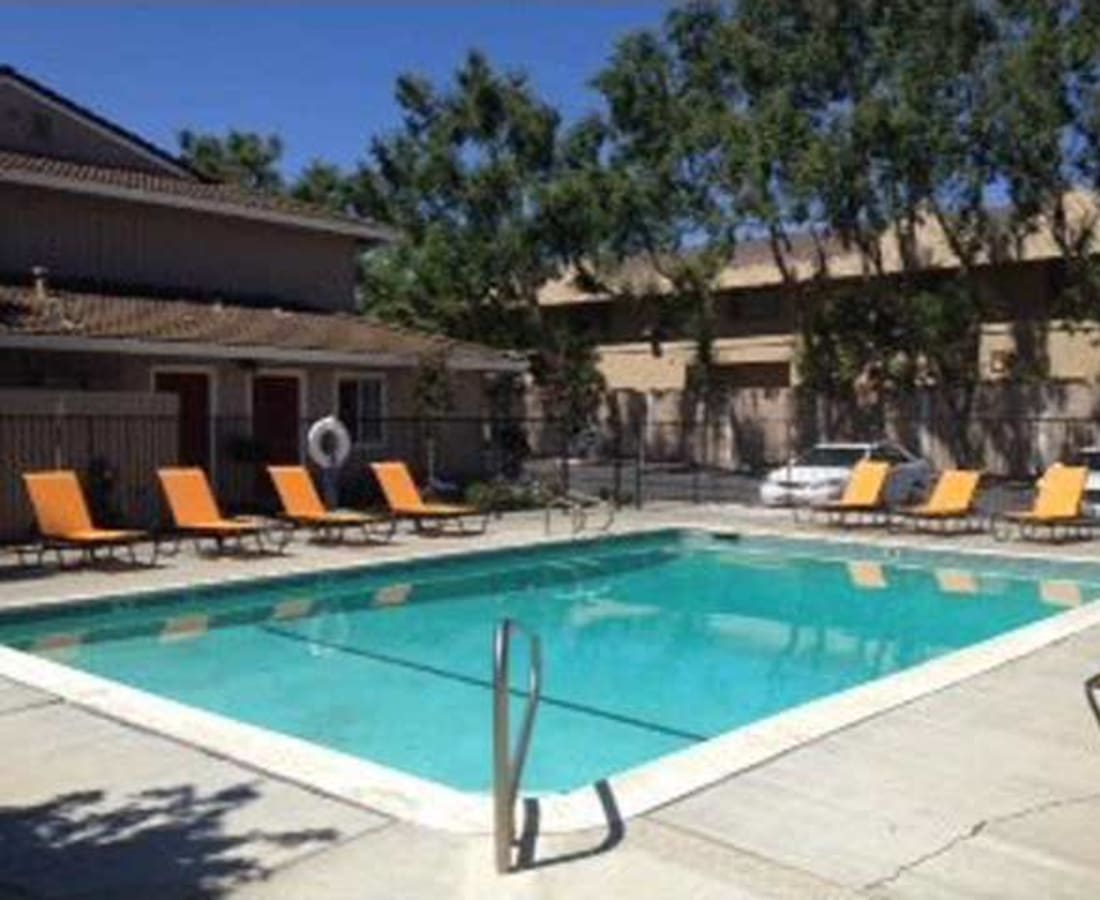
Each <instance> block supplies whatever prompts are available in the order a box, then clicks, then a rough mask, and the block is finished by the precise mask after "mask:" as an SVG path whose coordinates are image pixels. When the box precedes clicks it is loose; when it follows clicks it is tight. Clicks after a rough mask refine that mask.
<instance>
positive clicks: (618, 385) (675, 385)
mask: <svg viewBox="0 0 1100 900" xmlns="http://www.w3.org/2000/svg"><path fill="white" fill-rule="evenodd" d="M660 350H661V352H660V355H659V356H658V355H655V354H654V353H653V348H652V346H651V345H650V344H648V343H645V344H643V343H630V344H620V345H605V346H602V347H600V348H599V366H600V371H601V372H603V375H604V378H605V379H606V380H607V384H608V387H609V388H610V389H612V390H640V391H651V390H682V389H683V388H684V387H685V386H686V378H687V370H688V367H689V366H690V365H691V363H692V360H694V358H695V347H694V345H693V344H691V343H690V342H687V341H668V342H665V343H663V344H662V345H661V348H660ZM714 354H715V361H716V362H717V363H719V364H720V365H738V364H741V363H787V364H790V363H791V362H792V361H793V360H794V357H795V338H794V336H793V335H790V334H774V335H762V336H759V337H745V338H720V339H719V340H717V341H715V344H714Z"/></svg>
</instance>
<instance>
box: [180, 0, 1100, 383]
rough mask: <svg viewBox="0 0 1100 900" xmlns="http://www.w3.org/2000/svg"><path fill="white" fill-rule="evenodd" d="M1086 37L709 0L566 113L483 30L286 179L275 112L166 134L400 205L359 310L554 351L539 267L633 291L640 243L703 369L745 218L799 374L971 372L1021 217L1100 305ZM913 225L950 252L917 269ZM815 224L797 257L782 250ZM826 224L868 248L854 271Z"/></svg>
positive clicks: (241, 171) (680, 10) (1064, 306)
mask: <svg viewBox="0 0 1100 900" xmlns="http://www.w3.org/2000/svg"><path fill="white" fill-rule="evenodd" d="M1098 48H1100V4H1096V3H1094V2H1091V0H920V2H917V0H897V2H890V3H882V2H878V0H825V2H822V0H740V2H737V3H722V2H717V0H698V2H691V3H686V4H683V5H679V6H675V7H673V8H671V9H670V10H669V11H668V12H667V13H666V15H665V17H664V19H663V21H662V22H660V23H655V27H654V28H651V29H644V30H641V31H638V32H635V33H632V34H628V35H626V36H624V37H623V38H622V39H621V40H620V41H619V42H618V43H617V45H616V46H615V47H614V48H613V50H612V51H611V53H610V55H609V57H608V59H607V61H606V63H605V65H604V66H603V67H602V68H601V70H600V71H598V72H596V73H594V74H593V76H592V81H591V83H592V86H593V87H594V88H595V90H596V92H597V94H598V97H599V99H600V101H601V108H600V109H599V110H598V111H596V112H595V113H593V114H591V115H589V116H587V117H585V118H583V119H581V120H580V121H577V122H575V123H572V124H568V123H563V121H562V119H561V116H560V115H559V113H558V112H557V111H556V110H555V109H554V107H553V105H552V104H550V103H549V102H548V101H547V100H546V99H545V98H543V97H542V96H540V94H539V93H538V91H537V89H536V87H535V86H534V85H533V84H532V83H531V82H530V80H529V79H528V78H526V77H525V76H524V75H523V74H522V73H513V72H502V71H499V70H497V69H496V68H494V66H493V65H492V64H491V63H490V61H489V60H488V59H487V58H486V57H485V56H484V55H482V54H480V53H478V52H476V51H475V52H471V53H470V54H469V55H468V57H467V58H466V59H465V60H464V62H463V63H462V64H461V65H460V66H459V68H458V69H457V71H456V72H455V73H454V76H453V78H452V79H451V81H450V82H449V83H446V84H433V83H432V82H430V81H428V80H426V79H424V78H422V77H420V76H417V75H415V74H407V75H403V76H401V77H400V78H399V79H398V81H397V85H396V98H397V101H398V105H399V107H400V110H401V122H400V125H399V126H398V127H397V128H396V129H395V130H394V131H393V132H392V133H390V134H386V135H381V136H377V137H375V138H374V139H373V140H372V141H371V143H370V145H369V150H368V154H367V157H366V158H365V159H364V160H363V161H362V163H361V164H360V165H359V167H358V168H357V170H356V171H354V172H349V173H344V172H341V171H340V170H338V169H336V168H335V167H333V166H330V165H327V164H325V163H323V162H321V161H318V162H316V163H314V164H313V165H312V166H311V167H310V168H309V169H307V170H306V172H304V173H303V174H302V176H301V177H300V178H298V179H297V180H296V182H295V183H294V184H292V185H289V186H288V185H287V184H286V183H285V181H284V179H282V178H281V177H280V175H279V173H278V160H279V155H280V153H281V144H280V143H279V141H278V140H277V139H276V138H274V137H267V138H264V137H261V136H258V135H254V134H247V133H239V132H231V133H230V134H229V135H228V136H227V137H226V138H213V137H210V136H203V135H193V134H190V133H184V135H182V136H181V145H182V147H183V149H184V154H185V157H186V158H187V159H188V160H189V161H190V162H191V163H192V164H193V165H194V166H195V167H196V168H198V169H199V170H200V171H202V172H204V173H207V174H209V175H211V176H213V177H223V178H228V179H231V180H235V181H238V182H240V183H243V184H248V185H250V186H254V187H258V188H260V189H267V190H279V189H283V190H287V191H289V192H291V193H293V194H294V195H295V196H298V197H300V198H302V199H306V200H310V201H313V202H319V203H322V204H325V205H327V206H329V207H330V208H334V209H343V210H348V209H350V210H354V211H356V212H359V213H361V214H364V215H367V216H370V217H373V218H376V219H379V220H381V221H384V222H386V223H388V224H390V225H393V226H395V230H396V231H397V232H398V233H399V234H400V235H401V237H400V238H399V239H398V240H397V241H396V242H395V243H394V244H392V245H390V246H388V247H384V248H380V249H379V250H378V251H376V252H374V253H372V254H371V255H370V257H369V258H368V259H367V260H366V261H365V264H364V267H363V285H362V286H363V297H364V302H365V306H366V308H367V309H368V310H369V311H370V312H371V313H372V314H374V315H377V316H380V317H382V318H385V319H389V320H391V321H395V322H399V323H403V324H412V325H419V326H425V327H429V328H432V329H435V330H439V331H442V332H444V333H447V334H451V335H454V336H456V337H462V338H475V339H477V340H481V341H486V342H489V343H493V344H497V345H500V346H514V347H520V348H530V349H533V350H535V351H538V350H541V352H543V353H547V354H557V362H556V363H555V362H554V360H551V359H549V358H548V359H546V360H543V361H542V362H541V364H540V365H538V366H536V369H537V370H539V371H542V372H545V373H551V372H556V371H561V370H562V369H563V368H569V366H570V365H571V364H570V363H568V362H567V361H568V360H574V359H576V358H577V351H576V346H577V343H576V340H575V339H573V338H569V337H568V336H563V335H552V334H550V333H549V332H548V331H547V330H546V327H545V324H544V323H543V321H542V317H541V315H540V310H539V306H538V303H537V296H538V292H539V289H540V288H541V287H542V286H543V285H544V284H545V283H546V282H547V281H548V280H551V279H553V278H556V277H559V276H561V275H563V274H565V273H569V274H571V275H572V276H573V277H575V278H576V279H577V281H578V282H580V283H581V284H582V285H585V286H588V287H591V288H593V289H599V290H608V291H626V290H628V289H627V288H624V287H623V285H622V283H616V281H615V280H614V279H613V278H611V277H609V273H613V272H614V271H615V269H616V267H617V266H621V265H623V264H625V263H637V262H639V261H640V262H642V263H644V264H645V265H646V266H648V267H649V269H650V270H651V271H652V272H653V273H654V275H655V277H656V278H660V279H662V280H663V281H664V282H666V283H667V284H668V285H670V286H671V290H670V291H664V292H658V293H660V295H661V296H662V298H663V301H662V304H660V305H661V306H662V309H661V311H660V313H659V315H660V317H661V319H662V321H664V322H673V323H674V327H675V330H676V331H677V332H678V333H680V334H683V335H685V336H690V337H691V338H692V339H693V340H694V342H695V345H696V348H697V363H698V365H697V366H696V369H697V371H699V372H700V373H701V374H702V378H701V386H702V387H703V388H704V391H705V392H706V391H709V388H710V379H709V377H708V376H707V372H708V369H709V367H710V366H711V365H712V363H713V359H712V356H713V342H714V337H715V334H716V328H717V325H716V323H717V316H718V309H717V300H716V298H717V294H718V291H719V288H720V275H721V273H722V271H723V269H724V268H725V267H726V266H728V265H730V264H731V263H732V264H734V265H735V264H736V262H737V259H738V252H739V248H740V247H742V246H743V245H744V243H745V242H746V241H749V240H751V241H756V242H759V241H764V242H765V244H766V245H767V246H768V247H769V248H770V250H771V254H772V257H773V259H774V261H775V263H776V265H777V267H778V269H779V271H780V272H781V273H782V274H783V276H784V277H785V278H787V279H788V281H789V283H790V287H791V289H792V290H793V291H794V292H795V293H796V296H797V297H798V300H799V312H800V323H801V331H802V338H803V340H802V347H803V350H802V355H801V361H800V365H801V369H802V375H803V378H804V380H805V383H807V384H808V385H809V386H810V387H813V388H818V389H821V390H826V391H829V392H845V391H851V390H852V389H853V387H854V386H855V385H856V383H857V382H859V381H861V380H862V381H863V382H864V383H868V384H871V385H873V386H875V387H877V388H879V389H883V390H887V391H890V390H909V389H911V388H913V387H916V386H919V385H925V384H927V385H940V386H951V387H952V388H957V389H959V390H960V392H961V393H962V394H966V393H967V391H968V390H971V389H972V388H973V386H974V384H975V383H976V380H977V368H976V367H977V361H978V342H979V340H980V337H981V329H982V325H983V322H985V321H988V320H989V318H990V317H991V316H994V315H1002V314H1004V313H1005V311H1004V310H999V309H995V308H994V307H993V306H992V305H991V303H992V301H991V298H990V297H989V296H988V292H987V291H984V290H983V289H982V288H981V285H980V282H979V279H978V278H977V277H976V273H977V271H978V270H979V269H980V268H981V267H982V266H984V265H986V264H987V263H989V262H995V261H998V260H1003V259H1012V258H1014V257H1015V256H1017V255H1018V254H1019V252H1020V248H1021V246H1022V245H1023V243H1024V242H1025V241H1026V240H1027V239H1028V238H1029V237H1030V236H1032V235H1033V233H1034V231H1035V230H1036V229H1037V228H1039V227H1043V228H1045V229H1047V230H1048V231H1049V232H1050V233H1051V234H1052V236H1053V238H1054V240H1055V242H1056V244H1057V246H1058V248H1059V251H1060V252H1061V254H1062V257H1063V262H1064V265H1063V266H1062V267H1061V269H1060V277H1061V284H1060V288H1061V290H1060V291H1059V293H1058V304H1057V308H1056V309H1051V310H1048V311H1047V312H1048V314H1050V315H1054V314H1057V315H1059V316H1062V317H1065V318H1069V319H1081V318H1087V317H1096V316H1097V315H1100V292H1098V291H1097V290H1096V288H1095V285H1096V284H1097V283H1100V281H1098V279H1097V277H1096V273H1095V269H1096V263H1095V259H1094V253H1093V248H1094V244H1093V240H1094V236H1095V230H1096V224H1097V223H1096V221H1095V214H1092V215H1082V213H1081V210H1080V208H1075V207H1074V204H1073V200H1072V196H1073V191H1074V190H1075V189H1078V188H1089V189H1093V190H1096V189H1100V91H1098V83H1100V65H1098V61H1100V49H1098ZM1078 206H1079V204H1078ZM929 236H936V238H937V240H939V241H940V242H941V243H943V244H945V245H946V247H947V248H948V249H949V250H950V252H951V253H952V254H953V255H954V257H955V259H956V261H957V266H955V267H953V268H952V269H951V270H950V271H946V270H945V271H942V272H940V273H939V274H937V275H934V276H933V275H930V273H929V271H928V266H927V262H928V260H927V253H928V247H927V241H928V238H929ZM807 243H809V245H810V246H811V247H813V248H815V249H816V253H815V254H814V262H815V264H816V270H817V277H816V278H811V279H806V278H805V277H802V276H800V277H796V273H795V270H794V266H793V265H792V262H793V251H794V247H795V245H796V244H797V245H798V246H799V247H805V246H806V245H807ZM837 248H841V249H843V250H844V251H846V252H854V253H856V254H857V255H858V257H859V258H860V259H861V260H862V263H863V271H864V273H865V277H864V278H863V279H862V280H856V281H854V282H853V281H852V280H851V279H848V281H847V282H846V283H845V284H844V286H843V289H840V288H838V287H837V285H836V284H835V283H833V282H831V281H830V279H829V276H830V274H831V273H830V270H829V267H830V265H831V260H832V259H833V258H834V257H835V255H836V250H837ZM884 276H888V277H884ZM629 290H631V291H636V290H637V287H636V286H635V287H632V288H629ZM1009 314H1011V311H1009ZM659 331H660V329H655V332H654V333H657V332H659ZM567 393H568V392H564V393H563V392H561V391H559V394H560V395H562V396H564V394H567ZM589 393H590V391H589V390H588V389H587V388H584V389H582V390H580V392H579V395H580V396H588V394H589ZM569 402H573V401H569Z"/></svg>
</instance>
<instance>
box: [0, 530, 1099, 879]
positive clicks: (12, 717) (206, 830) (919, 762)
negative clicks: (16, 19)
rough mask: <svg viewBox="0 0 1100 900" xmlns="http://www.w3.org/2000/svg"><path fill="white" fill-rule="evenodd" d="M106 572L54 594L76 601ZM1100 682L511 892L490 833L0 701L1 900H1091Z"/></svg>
mask: <svg viewBox="0 0 1100 900" xmlns="http://www.w3.org/2000/svg"><path fill="white" fill-rule="evenodd" d="M530 527H532V528H533V527H534V525H533V524H531V526H530ZM1078 552H1080V550H1078ZM211 565H218V564H211ZM221 565H226V566H228V567H229V568H230V569H233V570H235V568H236V566H238V565H241V566H247V565H248V563H231V564H221ZM261 565H265V566H266V565H267V563H266V562H264V563H261ZM102 577H103V576H96V575H94V574H88V575H72V576H70V575H64V576H62V578H64V579H69V581H67V582H66V585H68V586H69V587H68V589H69V590H71V591H72V593H73V594H76V593H85V592H86V591H87V590H91V588H90V587H89V584H90V582H91V581H93V580H95V579H97V578H102ZM107 577H112V576H107ZM119 577H120V578H127V579H128V578H129V577H130V576H128V575H127V576H119ZM42 583H44V582H37V584H42ZM73 585H76V586H75V587H74V586H73ZM17 587H18V585H17V583H16V582H9V583H8V584H7V585H5V586H4V587H3V588H2V590H3V591H5V592H8V591H12V592H14V591H16V589H17ZM81 588H83V589H81ZM50 594H51V596H53V595H54V590H53V585H52V583H51V588H50ZM1098 671H1100V629H1092V630H1090V631H1086V632H1082V633H1080V634H1078V635H1075V636H1074V637H1072V638H1069V639H1066V640H1064V641H1062V642H1060V643H1059V644H1056V645H1053V646H1050V647H1047V648H1045V649H1043V650H1041V651H1039V652H1037V653H1034V654H1032V655H1030V656H1028V657H1025V658H1023V659H1019V660H1017V661H1015V662H1012V663H1008V664H1006V665H1004V666H1002V667H1000V668H999V669H995V670H993V671H990V672H987V673H985V674H983V675H980V676H978V677H976V678H973V679H970V680H969V681H966V682H963V683H961V684H958V685H955V686H953V687H951V688H948V689H945V690H943V691H940V692H939V693H937V694H933V695H930V696H927V697H924V698H922V699H920V700H917V701H915V702H912V703H910V704H908V705H907V706H904V707H901V708H898V709H895V710H893V711H890V712H887V713H884V714H882V715H879V716H877V717H875V718H873V719H870V720H867V721H864V722H862V723H860V724H858V725H856V726H853V727H851V728H848V729H847V730H844V731H841V732H838V733H834V734H831V735H829V736H827V737H825V738H823V739H821V740H818V741H816V742H814V743H812V744H809V745H806V746H803V747H801V748H799V749H797V750H795V751H793V752H790V753H788V754H786V755H785V756H782V757H780V758H777V759H773V760H771V761H769V762H767V763H765V764H763V765H761V766H759V767H757V768H756V769H754V770H751V771H748V772H744V773H741V774H739V775H737V776H734V777H732V778H729V779H727V780H726V781H724V782H722V783H720V784H718V785H714V786H712V787H709V788H707V789H705V790H703V791H701V792H699V793H697V794H696V795H694V796H692V797H688V798H686V799H683V800H680V801H677V802H675V803H673V804H670V805H668V806H666V807H664V808H663V809H659V810H657V811H655V812H653V813H650V814H649V815H646V816H644V817H641V818H639V819H635V820H631V821H628V822H626V823H623V824H621V825H617V824H614V823H613V824H612V825H611V826H610V827H609V828H608V829H607V830H603V831H599V832H593V833H587V834H575V835H569V836H567V837H561V836H557V837H553V838H548V837H542V838H537V837H536V838H534V839H533V840H529V841H528V842H527V844H526V845H525V848H524V856H525V859H526V862H527V868H526V869H525V870H524V871H522V872H519V873H517V874H513V875H510V876H507V877H505V878H499V877H497V876H496V875H495V874H494V873H493V871H492V866H491V858H492V851H491V846H490V842H489V840H488V839H487V838H466V837H459V836H455V835H449V834H443V833H439V832H432V831H428V830H425V829H420V828H416V827H413V826H409V825H406V824H403V823H400V822H397V821H394V820H392V819H389V818H387V817H384V816H381V815H377V814H375V813H372V812H371V811H369V810H363V809H359V808H355V807H351V806H349V805H347V804H345V803H342V802H338V801H334V800H331V799H329V798H326V797H322V796H319V795H317V794H315V793H311V792H310V791H308V790H305V789H303V788H300V787H298V786H295V785H291V784H287V783H284V782H281V781H279V780H277V779H273V778H270V777H267V776H265V775H263V774H260V773H257V772H255V771H250V770H248V769H246V768H243V767H241V766H239V765H237V764H235V763H233V762H230V761H227V760H222V759H217V758H214V757H212V756H210V755H208V754H205V753H203V752H201V751H199V750H195V749H193V748H190V747H188V746H185V745H182V744H179V743H175V742H173V741H169V740H167V739H165V738H162V737H159V736H156V735H153V734H149V733H147V732H144V731H141V730H140V729H137V728H134V727H132V726H129V725H124V724H121V723H118V722H115V721H112V720H110V719H107V718H104V717H101V716H99V715H95V714H92V713H90V712H87V711H85V710H82V709H80V708H77V707H75V706H72V705H70V704H68V703H65V702H63V701H60V700H58V699H57V698H55V697H52V696H50V695H46V694H42V693H40V692H37V691H34V690H31V689H29V688H26V687H24V686H21V685H18V684H15V683H12V682H0V746H2V747H3V748H4V750H3V753H4V757H3V760H4V761H3V764H2V765H0V897H13V898H26V897H43V898H45V897H50V898H52V897H73V898H76V897H79V898H92V897H97V898H98V897H103V898H107V897H110V898H128V897H134V898H148V897H156V898H158V900H161V898H176V897H181V898H183V897H220V896H230V897H234V898H309V900H314V898H317V900H323V898H373V897H379V898H382V897H385V898H401V897H410V898H419V897H424V898H436V897H471V898H475V897H476V898H485V897H524V898H525V897H547V898H553V897H562V898H566V897H568V898H575V897H605V896H606V897H611V896H615V897H619V896H623V897H675V898H680V897H697V898H710V897H714V898H723V900H731V898H732V900H736V898H833V897H835V898H850V897H873V898H880V900H881V898H941V897H942V898H979V897H981V898H1008V900H1011V898H1021V900H1023V898H1027V900H1036V898H1082V900H1085V898H1089V900H1091V898H1095V897H1100V831H1097V829H1096V826H1095V823H1096V822H1097V821H1100V727H1098V723H1097V720H1096V719H1095V718H1094V716H1093V713H1092V711H1091V709H1090V707H1089V705H1088V704H1087V703H1086V697H1085V693H1084V690H1083V682H1084V681H1085V679H1086V678H1088V677H1090V676H1092V675H1093V674H1095V673H1097V672H1098Z"/></svg>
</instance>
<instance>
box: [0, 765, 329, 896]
mask: <svg viewBox="0 0 1100 900" xmlns="http://www.w3.org/2000/svg"><path fill="white" fill-rule="evenodd" d="M259 797H260V791H259V790H258V788H257V786H256V784H255V783H240V784H236V785H233V786H231V787H227V788H224V789H222V790H216V791H213V792H210V793H206V794H204V793H202V792H201V791H200V790H199V789H197V788H196V787H194V786H192V785H178V786H172V787H164V788H155V789H151V790H145V791H141V792H139V793H137V794H133V795H130V796H128V797H125V798H122V799H117V800H116V799H113V798H112V799H108V798H107V796H106V794H105V793H104V792H103V791H100V790H88V791H79V792H72V793H68V794H62V795H59V796H57V797H54V798H52V799H51V800H48V801H46V802H44V803H40V804H37V805H34V806H22V807H21V806H0V896H5V897H6V896H14V897H23V896H27V897H51V898H53V897H70V898H77V897H79V898H82V900H86V898H108V897H110V898H131V897H133V898H138V897H140V898H150V897H156V898H157V900H168V898H185V897H186V898H203V897H216V896H221V895H222V894H223V893H224V892H225V891H227V890H229V889H231V888H233V887H234V886H239V885H241V884H243V883H245V882H249V881H255V880H258V879H262V878H264V877H266V876H267V875H268V869H267V868H266V867H265V865H264V864H263V863H262V862H261V861H260V858H259V857H260V855H261V854H262V853H265V851H266V852H267V853H270V852H271V851H272V850H275V851H278V850H284V851H285V850H290V849H293V848H298V847H307V848H309V849H316V848H317V847H319V846H322V845H325V844H331V843H332V842H334V841H336V840H337V839H338V838H339V837H340V833H339V832H338V831H336V830H335V829H331V828H310V829H301V830H297V831H274V830H272V831H266V830H260V829H257V828H251V829H234V830H230V829H227V828H226V827H225V826H226V823H225V819H226V816H227V815H230V814H232V813H235V812H237V811H239V810H241V809H242V808H243V807H246V806H248V805H249V804H251V803H252V802H254V801H255V800H257V799H259ZM309 845H313V846H312V847H309Z"/></svg>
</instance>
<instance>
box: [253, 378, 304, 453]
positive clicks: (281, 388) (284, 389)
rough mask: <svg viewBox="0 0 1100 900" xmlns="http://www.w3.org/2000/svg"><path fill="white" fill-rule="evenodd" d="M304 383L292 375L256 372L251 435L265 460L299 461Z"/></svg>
mask: <svg viewBox="0 0 1100 900" xmlns="http://www.w3.org/2000/svg"><path fill="white" fill-rule="evenodd" d="M300 391H301V386H300V385H299V383H298V379H297V378H295V377H294V376H292V375H257V376H256V377H255V378H254V379H253V380H252V436H253V438H255V440H256V443H257V445H258V447H259V450H260V453H261V454H262V456H263V459H262V462H263V463H265V464H267V463H296V462H300V461H301V459H302V456H301V446H300V434H301V430H300V429H301V423H300V422H299V421H298V415H299V410H300V409H301V406H300V403H301V394H300Z"/></svg>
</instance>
